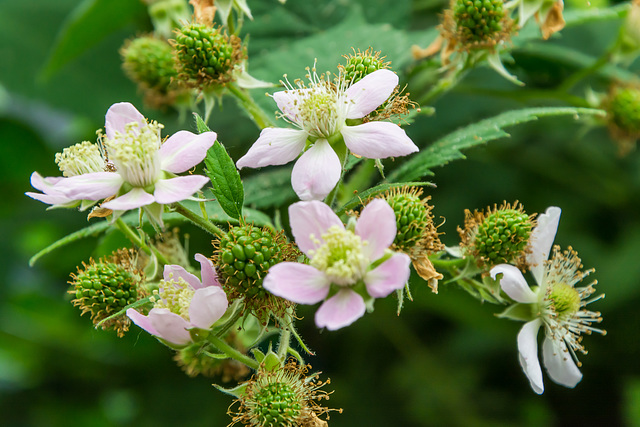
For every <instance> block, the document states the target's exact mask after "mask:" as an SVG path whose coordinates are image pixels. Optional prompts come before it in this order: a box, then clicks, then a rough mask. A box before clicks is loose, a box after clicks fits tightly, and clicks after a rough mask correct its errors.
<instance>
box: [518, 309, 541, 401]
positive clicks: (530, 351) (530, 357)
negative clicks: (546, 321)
mask: <svg viewBox="0 0 640 427" xmlns="http://www.w3.org/2000/svg"><path fill="white" fill-rule="evenodd" d="M541 325H542V321H541V320H540V319H535V320H532V321H531V322H527V323H525V324H524V326H523V327H522V329H520V332H519V333H518V352H519V353H520V354H519V360H520V366H522V370H523V371H524V374H525V375H526V376H527V378H529V383H530V384H531V388H532V389H533V391H535V392H536V393H537V394H542V392H543V391H544V384H543V382H542V369H541V368H540V362H539V361H538V330H539V329H540V326H541Z"/></svg>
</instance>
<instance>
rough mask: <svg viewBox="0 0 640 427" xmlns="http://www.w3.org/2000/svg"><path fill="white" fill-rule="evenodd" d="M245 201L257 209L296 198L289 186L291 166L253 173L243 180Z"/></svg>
mask: <svg viewBox="0 0 640 427" xmlns="http://www.w3.org/2000/svg"><path fill="white" fill-rule="evenodd" d="M244 188H245V190H246V198H245V202H246V204H247V205H250V206H253V207H255V208H257V209H264V208H268V207H271V206H281V205H283V204H284V203H285V202H286V201H288V200H292V199H295V198H296V194H295V193H294V192H293V188H291V167H285V168H279V169H275V170H270V171H267V172H262V173H260V174H259V175H253V176H250V177H249V178H245V180H244Z"/></svg>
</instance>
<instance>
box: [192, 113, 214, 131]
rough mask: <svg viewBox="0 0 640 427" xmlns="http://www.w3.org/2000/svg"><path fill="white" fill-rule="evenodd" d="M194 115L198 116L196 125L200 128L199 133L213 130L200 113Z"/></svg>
mask: <svg viewBox="0 0 640 427" xmlns="http://www.w3.org/2000/svg"><path fill="white" fill-rule="evenodd" d="M193 115H194V116H195V118H196V127H197V128H198V133H205V132H211V129H209V126H207V124H206V123H205V122H204V120H202V117H200V114H198V113H193Z"/></svg>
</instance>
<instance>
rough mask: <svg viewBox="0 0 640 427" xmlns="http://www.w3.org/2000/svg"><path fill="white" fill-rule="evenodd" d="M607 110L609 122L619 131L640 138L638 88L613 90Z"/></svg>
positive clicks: (639, 90) (639, 98)
mask: <svg viewBox="0 0 640 427" xmlns="http://www.w3.org/2000/svg"><path fill="white" fill-rule="evenodd" d="M608 109H609V115H610V117H611V120H612V121H613V123H614V124H615V126H616V127H618V129H619V130H620V131H622V132H624V133H625V134H627V135H634V136H636V135H637V136H640V88H637V87H625V88H619V89H617V90H615V91H614V93H613V95H612V96H611V99H610V100H609V108H608Z"/></svg>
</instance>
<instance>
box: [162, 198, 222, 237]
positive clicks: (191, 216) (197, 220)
mask: <svg viewBox="0 0 640 427" xmlns="http://www.w3.org/2000/svg"><path fill="white" fill-rule="evenodd" d="M172 207H173V209H174V210H175V211H176V212H177V213H179V214H180V215H182V216H184V217H185V218H187V219H188V220H189V221H191V222H193V223H194V224H195V225H197V226H198V227H200V228H202V229H203V230H204V231H206V232H207V233H210V234H213V235H214V236H217V237H220V238H222V237H226V235H227V233H225V232H224V231H222V229H220V228H219V227H217V226H216V225H214V224H213V223H212V222H211V221H208V220H206V219H204V218H202V217H200V216H198V215H196V214H195V213H193V212H192V211H190V210H189V209H187V208H185V207H184V206H182V205H181V204H180V203H174V204H173V205H172Z"/></svg>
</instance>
